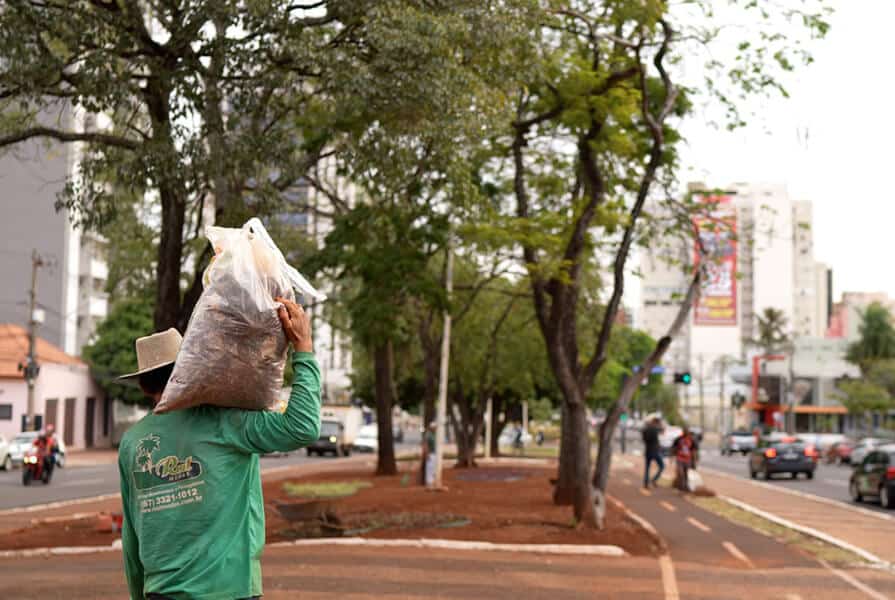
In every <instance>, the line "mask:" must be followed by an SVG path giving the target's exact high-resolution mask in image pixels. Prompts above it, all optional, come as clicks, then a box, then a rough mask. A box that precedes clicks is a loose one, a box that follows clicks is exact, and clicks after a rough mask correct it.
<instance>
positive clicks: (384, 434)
mask: <svg viewBox="0 0 895 600" xmlns="http://www.w3.org/2000/svg"><path fill="white" fill-rule="evenodd" d="M394 369H395V366H394V356H393V354H392V342H391V340H388V341H386V342H384V343H380V344H378V345H376V347H374V348H373V370H374V376H375V380H376V383H375V387H376V425H377V428H378V430H379V432H378V442H379V449H378V461H377V463H376V474H377V475H395V474H396V473H397V472H398V465H397V463H396V462H395V443H394V437H393V435H392V405H393V404H394V397H393V391H394V387H393V386H392V379H393V378H394Z"/></svg>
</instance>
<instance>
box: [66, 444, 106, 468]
mask: <svg viewBox="0 0 895 600" xmlns="http://www.w3.org/2000/svg"><path fill="white" fill-rule="evenodd" d="M117 462H118V449H117V448H90V449H88V450H69V451H68V452H66V454H65V466H66V467H90V466H93V465H114V464H115V463H117Z"/></svg>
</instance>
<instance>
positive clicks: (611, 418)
mask: <svg viewBox="0 0 895 600" xmlns="http://www.w3.org/2000/svg"><path fill="white" fill-rule="evenodd" d="M701 281H702V273H701V271H700V270H697V271H696V273H694V275H693V279H692V280H691V281H690V286H689V288H688V289H687V295H686V296H685V297H684V300H683V301H682V302H681V306H680V308H678V312H677V315H676V316H675V319H674V321H673V322H672V324H671V326H670V327H669V328H668V333H667V334H666V335H665V336H664V337H662V338H661V339H659V341H658V342H656V347H655V348H654V349H653V351H652V352H651V353H650V355H649V356H648V357H647V358H646V360H645V361H644V362H643V365H642V367H641V369H640V371H639V374H637V375H635V376H632V377H628V380H627V381H625V385H624V386H622V391H621V394H619V397H618V400H616V401H615V403H614V404H613V405H612V408H610V409H609V414H607V415H606V420H605V421H603V424H602V425H601V426H600V434H599V443H600V447H599V450H598V454H597V462H596V465H595V466H594V476H593V486H594V487H595V488H596V489H597V490H598V492H599V494H598V496H599V497H603V496H605V493H606V486H607V485H608V483H609V469H610V467H611V465H612V436H613V434H614V433H615V428H616V426H617V425H618V421H619V419H620V418H621V415H622V413H623V412H625V411H626V410H627V408H628V404H629V403H630V401H631V399H632V398H633V397H634V394H635V393H636V392H637V389H638V388H639V387H640V383H641V381H642V380H643V378H644V377H648V376H649V373H650V372H651V371H652V369H653V367H654V366H656V365H657V364H659V362H661V360H662V357H663V356H664V355H665V352H666V351H667V350H668V347H669V346H671V340H672V339H674V337H675V336H676V335H677V334H678V333H679V332H680V330H681V329H682V328H683V326H684V323H685V322H686V321H687V317H688V315H689V314H690V308H691V307H692V306H693V304H694V303H695V302H696V299H697V298H698V297H699V286H700V282H701Z"/></svg>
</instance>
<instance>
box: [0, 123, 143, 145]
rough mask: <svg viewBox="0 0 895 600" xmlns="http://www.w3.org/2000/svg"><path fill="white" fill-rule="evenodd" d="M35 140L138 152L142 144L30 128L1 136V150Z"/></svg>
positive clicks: (96, 134)
mask: <svg viewBox="0 0 895 600" xmlns="http://www.w3.org/2000/svg"><path fill="white" fill-rule="evenodd" d="M34 138H51V139H54V140H57V141H60V142H90V143H94V144H103V145H106V146H114V147H116V148H124V149H126V150H136V149H138V148H139V147H140V142H137V141H134V140H131V139H128V138H123V137H120V136H117V135H110V134H107V133H99V132H83V133H78V132H75V131H63V130H60V129H53V128H50V127H30V128H28V129H23V130H21V131H17V132H15V133H10V134H8V135H5V136H0V148H3V147H6V146H11V145H13V144H18V143H19V142H24V141H26V140H29V139H34Z"/></svg>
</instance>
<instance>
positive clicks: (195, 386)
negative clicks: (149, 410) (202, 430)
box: [155, 219, 326, 413]
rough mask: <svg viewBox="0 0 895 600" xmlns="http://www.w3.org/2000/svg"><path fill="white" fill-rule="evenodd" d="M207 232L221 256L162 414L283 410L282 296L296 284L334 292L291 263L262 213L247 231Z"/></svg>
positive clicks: (208, 276) (310, 292)
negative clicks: (211, 408) (202, 408)
mask: <svg viewBox="0 0 895 600" xmlns="http://www.w3.org/2000/svg"><path fill="white" fill-rule="evenodd" d="M205 235H206V236H207V237H208V240H209V242H211V245H212V246H213V247H214V251H215V256H214V258H213V259H212V262H211V264H210V265H209V267H208V268H207V269H206V271H205V274H204V275H203V284H204V290H203V292H202V295H201V296H200V298H199V301H198V302H197V303H196V307H195V308H194V309H193V314H192V316H191V317H190V322H189V325H188V326H187V330H186V334H185V335H184V338H183V343H182V345H181V347H180V352H179V353H178V355H177V361H176V363H175V364H174V371H173V372H172V373H171V378H170V379H169V380H168V385H167V386H166V387H165V391H164V393H163V394H162V398H161V401H160V402H159V403H158V405H157V406H156V407H155V412H156V413H164V412H168V411H172V410H179V409H182V408H189V407H191V406H198V405H200V404H213V405H216V406H228V407H234V408H242V409H248V410H276V409H277V408H278V406H279V403H280V398H279V393H280V389H281V388H282V385H283V368H284V367H285V364H286V350H287V348H288V341H287V340H286V336H285V334H284V333H283V328H282V326H281V325H280V321H279V318H278V317H277V308H279V307H280V303H279V302H276V301H275V300H274V298H276V297H283V298H287V299H290V300H292V299H294V298H295V293H294V292H293V289H294V290H296V291H298V292H299V294H301V295H302V296H304V297H305V298H308V299H314V300H324V299H325V298H326V296H324V295H323V294H321V293H320V292H318V291H317V290H315V289H314V288H313V287H312V286H311V285H310V284H309V283H308V282H307V280H306V279H305V278H304V277H302V275H301V274H300V273H299V272H298V271H296V270H295V269H294V268H292V267H291V266H289V265H288V264H287V263H286V259H285V258H284V257H283V254H282V253H281V252H280V250H279V248H277V246H276V244H274V242H273V240H272V239H271V238H270V236H269V235H268V233H267V230H265V229H264V226H263V225H262V224H261V221H259V220H258V219H250V220H249V221H248V222H247V223H246V224H245V225H243V226H242V228H240V229H231V228H225V227H206V229H205Z"/></svg>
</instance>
